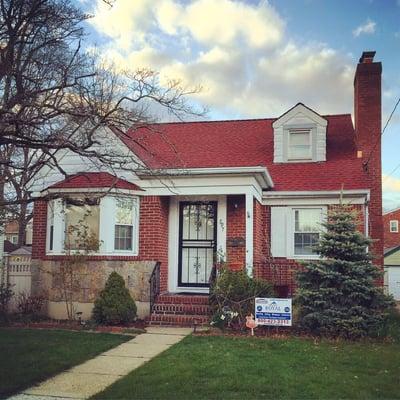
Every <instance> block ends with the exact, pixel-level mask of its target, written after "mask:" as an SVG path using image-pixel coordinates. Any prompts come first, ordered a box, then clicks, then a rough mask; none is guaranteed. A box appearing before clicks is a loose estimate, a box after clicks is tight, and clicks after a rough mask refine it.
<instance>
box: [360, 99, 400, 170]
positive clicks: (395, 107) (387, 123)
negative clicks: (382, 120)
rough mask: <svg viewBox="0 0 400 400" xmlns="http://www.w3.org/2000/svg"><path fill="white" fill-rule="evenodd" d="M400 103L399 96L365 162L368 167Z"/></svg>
mask: <svg viewBox="0 0 400 400" xmlns="http://www.w3.org/2000/svg"><path fill="white" fill-rule="evenodd" d="M399 103H400V97H399V98H398V100H397V102H396V104H395V105H394V107H393V110H392V112H391V113H390V115H389V118H388V119H387V121H386V124H385V126H384V127H383V129H382V132H381V134H380V136H379V137H378V138H377V139H376V142H375V144H374V147H373V148H372V150H371V152H370V153H369V157H368V160H367V161H366V162H365V163H364V167H367V166H368V164H369V162H370V160H371V157H372V153H373V152H374V151H375V149H376V146H377V145H378V143H379V139H380V138H381V137H382V136H383V134H384V133H385V130H386V128H387V126H388V125H389V123H390V121H391V119H392V117H393V114H394V113H395V112H396V109H397V106H398V105H399ZM399 167H400V164H399V165H398V166H397V167H396V168H395V170H397V168H399ZM395 170H394V171H395ZM394 171H392V172H391V173H390V174H389V175H391V174H392V173H393V172H394Z"/></svg>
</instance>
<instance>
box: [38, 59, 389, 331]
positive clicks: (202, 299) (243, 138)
mask: <svg viewBox="0 0 400 400" xmlns="http://www.w3.org/2000/svg"><path fill="white" fill-rule="evenodd" d="M374 55H375V52H364V53H363V55H362V57H361V58H360V61H359V64H358V65H357V69H356V73H355V79H354V122H355V125H354V126H353V123H352V118H351V115H350V114H341V115H320V114H318V113H317V111H315V110H312V109H310V108H308V107H307V106H305V105H304V104H302V103H298V104H297V105H295V106H294V107H293V108H291V109H290V110H288V111H287V112H285V113H284V114H283V115H281V116H280V117H278V118H266V119H252V120H233V121H207V122H183V123H181V122H179V123H165V124H157V125H155V126H154V127H153V128H154V129H144V128H140V129H136V130H133V129H132V130H130V131H128V132H127V134H126V135H124V136H121V135H119V132H118V131H116V130H115V129H113V130H112V129H110V130H109V132H108V135H109V137H111V136H112V135H114V136H115V137H117V138H119V139H120V140H121V143H120V145H121V146H126V147H127V148H128V149H129V150H130V151H132V152H133V153H134V154H135V156H137V157H138V159H140V160H141V162H143V163H144V164H145V165H146V166H147V168H145V169H141V170H135V171H132V172H131V173H127V172H126V171H122V172H118V173H115V172H114V173H113V172H111V171H99V170H93V171H92V170H91V169H90V167H89V164H88V163H87V164H85V163H84V161H82V160H80V159H78V158H77V157H76V156H73V155H69V154H67V155H65V154H63V155H62V156H60V160H61V161H60V162H62V165H63V168H64V169H65V170H66V171H67V172H68V174H69V177H68V178H67V179H64V177H63V176H62V175H60V174H59V173H58V172H56V171H54V170H51V169H50V168H47V169H44V171H43V173H42V176H41V178H40V179H38V180H37V182H36V189H35V190H36V194H37V196H38V200H37V201H36V202H35V207H34V224H33V226H34V233H33V256H32V257H33V259H34V261H33V264H34V269H35V271H36V273H35V278H34V281H35V287H36V288H37V290H42V291H44V292H45V293H46V295H47V298H48V313H49V315H51V316H60V315H61V314H62V308H61V307H62V306H61V302H60V298H59V295H58V294H57V290H56V287H57V283H56V282H55V279H54V278H50V275H49V274H46V271H47V272H49V271H52V270H53V271H54V270H55V269H57V268H58V266H59V264H60V262H62V260H63V258H64V257H65V249H64V243H65V232H66V230H67V228H68V226H69V225H71V224H73V223H76V222H77V221H79V220H80V218H82V216H83V215H84V213H85V212H86V211H87V210H88V209H90V217H89V218H88V220H89V225H90V229H91V230H92V232H93V233H94V234H95V235H96V237H98V238H99V240H100V241H101V246H100V249H99V251H98V252H97V253H96V254H93V255H91V256H90V257H89V259H88V262H87V263H86V265H85V266H83V267H82V271H80V273H81V283H82V287H81V288H80V289H79V291H78V292H77V293H76V298H75V300H76V304H77V308H79V310H80V311H83V312H84V314H85V315H88V314H89V312H90V309H91V306H92V303H93V301H94V298H95V296H96V295H97V293H98V291H99V290H100V289H101V288H102V287H103V286H104V282H105V279H106V278H107V276H108V274H109V273H110V272H111V271H113V270H116V271H118V272H119V273H121V274H122V275H123V277H124V278H125V281H126V283H127V286H128V287H129V289H130V291H131V293H132V295H133V296H134V298H135V300H136V301H137V303H138V304H139V310H140V314H141V315H142V316H143V315H146V314H148V313H149V292H150V291H149V287H148V283H147V282H148V279H149V277H150V276H151V275H152V273H153V275H152V277H153V278H152V279H153V282H154V281H155V282H157V281H159V296H157V298H156V299H155V304H154V305H153V307H152V309H151V310H150V312H151V320H152V321H153V322H154V323H181V324H183V323H191V321H192V320H193V318H194V317H195V316H196V317H197V318H200V319H201V318H203V319H205V316H204V313H205V312H206V310H207V307H206V304H207V293H208V290H209V288H208V281H209V276H210V273H211V270H212V267H213V264H214V261H215V259H216V258H217V259H219V260H223V261H225V262H226V263H227V265H228V266H230V268H235V269H238V268H243V267H244V268H246V270H247V272H248V273H249V274H252V275H254V276H258V277H263V278H266V279H268V280H270V281H271V282H272V283H273V284H274V285H275V287H276V289H277V291H278V292H279V293H280V295H282V296H287V295H293V293H294V291H295V283H294V278H293V274H294V271H295V270H296V269H297V268H298V262H299V260H308V259H314V258H316V257H318V256H317V255H316V254H315V253H314V251H313V249H312V245H313V244H314V243H315V242H316V241H318V238H319V234H320V229H321V228H320V223H321V222H322V221H323V220H324V218H326V215H327V211H328V210H329V209H330V208H331V207H334V206H335V205H336V204H338V203H339V196H340V193H342V195H343V199H344V202H348V203H350V204H352V205H354V207H355V208H356V209H357V210H359V212H360V229H362V230H363V231H364V232H365V233H366V234H367V235H369V236H371V237H372V238H373V239H375V240H376V242H375V243H374V245H373V249H372V250H373V252H374V254H375V256H376V257H377V259H376V263H377V264H378V265H380V266H382V256H383V240H382V239H383V230H382V200H381V199H382V196H381V146H380V132H381V71H382V67H381V63H380V62H374V60H373V59H374ZM154 131H157V132H158V134H155V133H154ZM149 149H150V150H149ZM82 171H85V172H82ZM95 193H96V194H97V193H104V196H102V197H101V198H100V199H99V200H98V201H97V202H93V204H92V205H88V204H85V205H82V204H80V203H79V201H78V200H79V198H80V197H81V198H82V197H88V196H91V195H93V194H95ZM77 199H78V200H77ZM85 210H86V211H85ZM43 271H45V272H43ZM155 278H159V280H158V279H155ZM157 293H158V292H157Z"/></svg>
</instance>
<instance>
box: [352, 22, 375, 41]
mask: <svg viewBox="0 0 400 400" xmlns="http://www.w3.org/2000/svg"><path fill="white" fill-rule="evenodd" d="M375 29H376V22H374V21H372V20H370V19H367V20H366V21H365V22H364V24H362V25H360V26H358V27H357V28H356V29H354V30H353V36H354V37H358V36H360V35H372V34H374V33H375Z"/></svg>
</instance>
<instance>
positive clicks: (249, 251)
mask: <svg viewBox="0 0 400 400" xmlns="http://www.w3.org/2000/svg"><path fill="white" fill-rule="evenodd" d="M253 208H254V203H253V195H252V194H251V193H246V210H245V218H246V272H247V274H248V275H249V276H253V228H254V225H253V224H254V218H253Z"/></svg>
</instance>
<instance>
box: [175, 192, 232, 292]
mask: <svg viewBox="0 0 400 400" xmlns="http://www.w3.org/2000/svg"><path fill="white" fill-rule="evenodd" d="M201 200H204V201H217V250H218V253H220V254H219V255H220V256H221V258H225V257H226V229H227V207H226V196H201V197H199V196H190V197H187V196H184V197H183V196H174V197H171V199H170V203H169V216H168V291H169V292H171V293H176V292H191V293H208V292H209V289H208V288H193V287H184V286H178V250H179V248H178V247H179V202H181V201H201Z"/></svg>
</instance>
